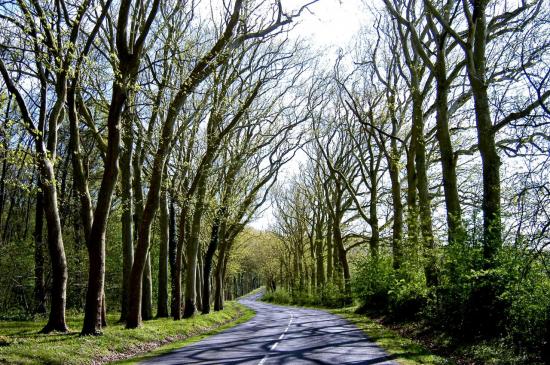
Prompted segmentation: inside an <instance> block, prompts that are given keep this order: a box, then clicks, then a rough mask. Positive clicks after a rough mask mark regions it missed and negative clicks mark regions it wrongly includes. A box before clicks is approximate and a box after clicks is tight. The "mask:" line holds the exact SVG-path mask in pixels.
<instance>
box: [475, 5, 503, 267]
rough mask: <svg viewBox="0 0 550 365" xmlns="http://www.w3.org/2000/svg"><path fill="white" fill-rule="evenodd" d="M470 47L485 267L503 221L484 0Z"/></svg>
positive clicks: (492, 256) (499, 237)
mask: <svg viewBox="0 0 550 365" xmlns="http://www.w3.org/2000/svg"><path fill="white" fill-rule="evenodd" d="M473 3H474V11H473V16H474V19H473V22H474V30H473V31H474V40H473V48H472V49H471V50H470V52H467V54H466V57H467V60H468V61H469V62H468V65H467V71H468V79H469V81H470V85H471V87H472V94H473V97H474V109H475V114H476V128H477V140H478V145H479V152H480V154H481V164H482V171H483V203H482V210H483V256H484V258H485V264H486V267H492V266H493V265H494V259H495V256H496V254H497V252H498V250H499V248H500V247H501V246H502V223H501V211H500V157H499V156H498V153H497V149H496V143H495V135H494V133H493V130H492V127H493V124H492V121H491V110H490V107H489V95H488V93H487V87H488V85H487V81H486V76H485V74H486V69H485V68H486V56H485V46H486V40H487V24H486V19H485V8H486V2H485V1H474V2H473Z"/></svg>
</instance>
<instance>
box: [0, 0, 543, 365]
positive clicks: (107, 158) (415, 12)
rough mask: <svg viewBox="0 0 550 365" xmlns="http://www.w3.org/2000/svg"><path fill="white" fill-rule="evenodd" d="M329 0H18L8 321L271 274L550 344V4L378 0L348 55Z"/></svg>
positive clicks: (217, 288) (8, 86)
mask: <svg viewBox="0 0 550 365" xmlns="http://www.w3.org/2000/svg"><path fill="white" fill-rule="evenodd" d="M324 1H330V0H322V1H310V2H308V1H305V0H304V1H301V2H300V1H298V2H294V3H293V2H289V3H288V4H287V3H286V2H285V1H282V2H281V1H279V0H231V1H229V0H227V1H199V0H195V1H194V0H170V1H161V0H147V1H145V0H137V1H136V0H116V1H112V0H98V1H94V0H81V1H70V0H56V1H39V0H0V73H1V75H2V77H1V78H0V118H1V120H2V122H1V124H0V164H1V167H0V175H1V176H0V179H1V180H0V293H1V294H0V318H2V319H14V318H16V319H26V320H30V319H33V318H39V317H41V316H45V317H46V318H47V323H46V324H45V326H44V327H43V329H42V331H41V332H42V333H50V332H52V331H60V332H66V331H68V330H69V328H68V326H67V321H66V312H67V311H76V312H83V314H84V319H83V324H82V328H81V329H79V330H80V333H81V334H82V335H100V334H101V333H102V331H103V330H104V328H105V326H107V325H108V323H107V321H106V314H107V313H110V312H116V313H120V316H119V318H120V321H122V322H124V323H125V326H126V328H137V327H140V326H141V325H142V322H143V321H144V320H150V319H152V318H154V317H173V319H175V320H185V319H186V318H190V317H193V316H194V315H195V314H196V313H198V312H201V313H203V314H206V313H209V312H210V311H220V310H223V308H224V301H226V300H231V299H234V298H236V297H238V296H241V295H243V294H246V293H247V292H249V291H251V290H253V289H255V288H258V287H259V286H261V285H265V287H266V289H267V293H266V295H265V300H271V301H276V302H279V303H293V304H308V305H322V306H328V307H344V306H350V305H352V304H354V303H355V304H358V305H359V310H360V311H362V312H367V313H376V314H377V315H381V314H382V315H384V316H387V317H388V318H391V319H392V320H393V321H397V322H399V321H417V322H422V323H424V324H425V325H426V326H428V327H429V328H430V329H431V330H434V331H436V330H437V331H441V332H442V333H444V334H445V335H446V336H449V338H452V339H453V340H454V341H456V342H468V341H473V342H479V341H489V342H490V343H493V344H494V343H498V346H500V347H502V348H506V349H511V350H509V351H511V353H513V356H517V358H519V359H521V360H520V361H521V362H540V361H544V359H549V358H550V255H549V251H548V248H549V247H550V211H549V210H548V209H549V208H548V207H550V185H549V182H550V110H549V106H548V105H549V100H548V98H549V96H550V52H549V51H548V50H549V49H550V6H549V5H550V4H549V3H548V2H546V1H544V0H530V1H527V0H525V1H519V0H518V1H507V2H503V1H489V0H470V1H458V0H380V1H378V2H372V3H371V2H367V1H365V2H363V6H361V7H359V8H358V9H357V11H358V12H359V11H360V12H363V13H364V15H365V19H368V21H367V22H366V23H365V24H363V26H362V28H361V31H360V32H358V34H356V35H355V37H354V39H353V42H352V43H351V44H342V45H341V48H340V50H339V51H338V52H337V54H336V55H335V56H334V57H332V56H330V55H328V54H326V53H323V51H322V50H321V51H319V50H316V49H315V47H314V46H312V45H311V44H310V43H309V42H308V41H307V39H305V38H303V37H301V36H300V32H299V29H300V28H299V26H300V22H301V20H302V19H303V18H305V17H308V16H315V7H321V6H323V2H324ZM262 214H264V215H271V216H272V217H271V218H270V225H269V227H265V228H264V229H263V230H258V229H254V228H252V227H251V226H250V225H251V223H253V222H254V220H255V219H257V218H258V217H259V216H261V215H262ZM491 341H493V342H491ZM507 351H508V350H507ZM510 356H512V355H510Z"/></svg>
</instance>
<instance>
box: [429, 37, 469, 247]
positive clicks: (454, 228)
mask: <svg viewBox="0 0 550 365" xmlns="http://www.w3.org/2000/svg"><path fill="white" fill-rule="evenodd" d="M438 45H439V46H438V49H437V61H436V63H435V79H436V100H435V105H436V109H437V115H436V127H437V131H436V132H437V133H436V137H437V141H438V144H439V152H440V154H441V170H442V174H443V191H444V193H445V207H446V209H447V226H448V230H447V237H448V242H449V244H450V245H453V244H459V245H462V244H463V243H464V241H465V240H466V232H465V229H464V224H463V222H462V210H461V208H460V198H459V195H458V184H457V178H456V157H455V155H454V152H453V146H452V143H451V135H450V132H449V107H448V94H449V86H450V85H449V81H448V80H447V75H446V73H447V65H446V59H445V58H446V54H445V42H444V39H440V40H439V42H438Z"/></svg>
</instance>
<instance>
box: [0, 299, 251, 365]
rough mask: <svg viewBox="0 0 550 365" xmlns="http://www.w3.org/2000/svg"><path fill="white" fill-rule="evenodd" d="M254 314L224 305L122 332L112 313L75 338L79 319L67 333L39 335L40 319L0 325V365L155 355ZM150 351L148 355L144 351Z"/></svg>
mask: <svg viewBox="0 0 550 365" xmlns="http://www.w3.org/2000/svg"><path fill="white" fill-rule="evenodd" d="M253 315H254V312H253V311H251V310H250V309H248V308H246V307H244V306H242V305H240V304H238V303H236V302H227V303H226V306H225V309H224V310H223V311H221V312H213V313H211V314H208V315H196V316H194V317H193V318H191V319H186V320H181V321H174V320H173V319H171V318H163V319H155V320H151V321H146V322H144V324H143V326H142V327H140V328H138V329H133V330H126V329H124V325H123V324H118V323H116V321H117V320H118V314H116V313H113V314H109V315H108V321H109V326H108V327H107V328H105V330H104V333H103V335H102V336H98V337H80V336H79V330H80V328H81V326H82V319H83V316H82V315H69V316H68V317H67V322H68V325H69V328H70V329H71V331H70V332H69V333H68V334H61V333H53V334H49V335H42V334H38V331H39V330H40V329H41V328H42V327H43V326H44V324H45V321H43V320H41V321H0V343H3V342H5V343H7V345H4V346H0V364H92V363H94V364H98V363H107V362H110V361H117V360H123V359H128V358H132V357H135V356H138V355H143V354H144V353H147V356H154V355H159V354H162V353H165V352H168V351H170V350H172V349H174V348H177V347H181V346H183V345H185V344H187V343H190V342H194V341H198V340H200V339H202V338H204V337H206V336H208V335H211V334H213V333H216V332H219V331H221V330H223V329H226V328H229V327H231V326H234V325H236V324H238V323H241V322H244V321H246V320H248V319H250V318H251V317H253ZM153 350H155V351H154V352H153V353H151V354H152V355H151V354H150V353H149V352H150V351H153ZM141 359H143V357H140V358H136V359H132V361H137V360H141ZM132 361H130V362H125V363H132Z"/></svg>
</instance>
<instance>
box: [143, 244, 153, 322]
mask: <svg viewBox="0 0 550 365" xmlns="http://www.w3.org/2000/svg"><path fill="white" fill-rule="evenodd" d="M141 280H142V288H143V292H142V293H141V318H142V319H143V320H144V321H149V320H151V319H153V277H152V274H151V252H150V251H149V252H147V257H146V259H145V267H144V269H143V274H142V276H141Z"/></svg>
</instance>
